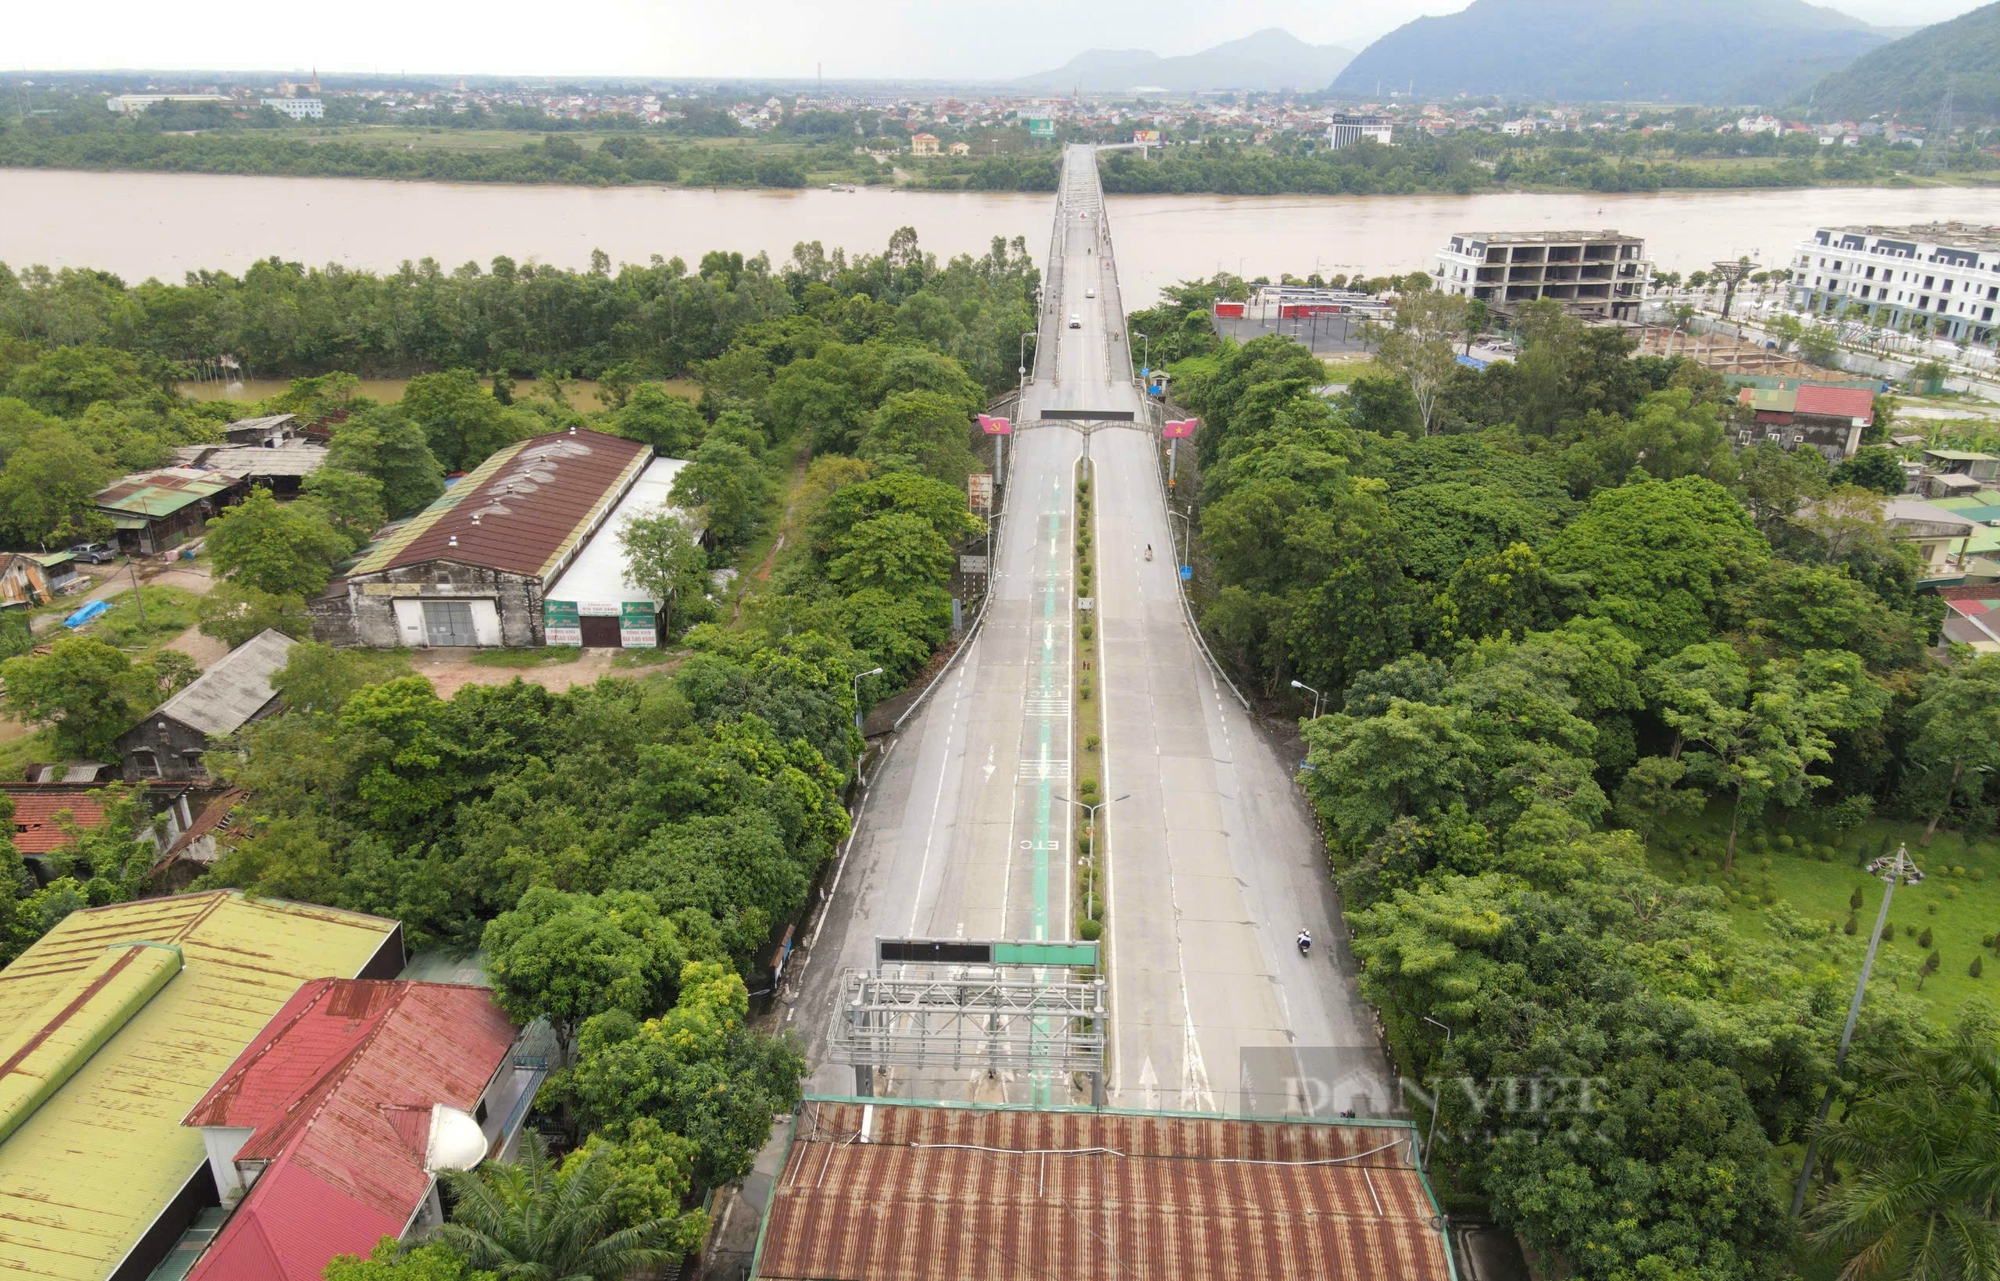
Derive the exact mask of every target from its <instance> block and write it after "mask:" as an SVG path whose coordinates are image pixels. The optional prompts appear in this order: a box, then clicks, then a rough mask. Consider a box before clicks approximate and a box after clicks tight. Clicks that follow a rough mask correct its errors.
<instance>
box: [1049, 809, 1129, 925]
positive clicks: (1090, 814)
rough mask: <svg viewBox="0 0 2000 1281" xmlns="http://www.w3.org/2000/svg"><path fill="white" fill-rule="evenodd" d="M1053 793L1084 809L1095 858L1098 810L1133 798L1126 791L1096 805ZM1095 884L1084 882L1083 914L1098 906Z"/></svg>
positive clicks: (1088, 913)
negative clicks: (1092, 891) (1093, 891)
mask: <svg viewBox="0 0 2000 1281" xmlns="http://www.w3.org/2000/svg"><path fill="white" fill-rule="evenodd" d="M1052 795H1054V796H1055V798H1056V799H1057V800H1059V801H1061V802H1062V803H1063V804H1065V805H1074V806H1076V807H1077V808H1078V809H1080V810H1082V811H1083V815H1084V817H1083V821H1084V825H1085V826H1086V827H1088V828H1089V829H1090V855H1089V857H1091V858H1093V859H1094V858H1096V857H1097V811H1099V810H1101V809H1103V808H1104V807H1105V806H1107V805H1111V804H1114V803H1116V802H1118V801H1129V800H1131V799H1132V793H1130V792H1125V793H1123V794H1121V795H1118V796H1114V797H1112V798H1111V799H1110V800H1108V801H1099V802H1097V804H1095V805H1086V804H1084V803H1083V802H1082V801H1073V800H1071V799H1070V798H1069V797H1067V796H1063V795H1061V794H1060V793H1052ZM1093 885H1094V882H1092V881H1085V882H1084V883H1083V914H1084V915H1085V916H1090V915H1092V914H1093V913H1092V909H1093V908H1095V907H1096V906H1097V898H1096V896H1095V895H1094V894H1092V893H1091V889H1092V887H1093Z"/></svg>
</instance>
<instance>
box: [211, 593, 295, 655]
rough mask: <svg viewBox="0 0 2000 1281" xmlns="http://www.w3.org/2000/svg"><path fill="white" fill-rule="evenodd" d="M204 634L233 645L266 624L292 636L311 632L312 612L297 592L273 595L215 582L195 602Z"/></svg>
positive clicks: (255, 633) (236, 644)
mask: <svg viewBox="0 0 2000 1281" xmlns="http://www.w3.org/2000/svg"><path fill="white" fill-rule="evenodd" d="M196 612H197V613H198V614H199V616H200V618H201V631H202V634H203V635H204V636H213V637H215V638H216V639H217V640H219V641H221V642H222V643H223V644H225V645H227V646H229V648H231V649H235V648H236V647H237V646H238V645H241V644H242V643H243V642H245V641H247V640H249V639H250V638H251V637H253V636H256V635H257V634H258V633H260V632H262V631H264V630H266V629H267V628H276V629H277V630H278V631H281V632H283V633H284V634H285V635H287V636H290V637H292V638H293V639H294V640H298V639H303V638H308V637H310V636H311V635H312V616H311V615H310V614H308V613H307V612H306V603H305V599H304V598H303V597H299V596H274V595H272V594H271V593H270V592H266V591H259V590H258V589H257V588H255V587H250V586H247V585H245V584H242V583H218V584H216V586H215V588H214V589H213V590H212V591H210V592H209V594H208V595H206V596H204V597H202V598H201V603H200V604H199V605H198V606H196Z"/></svg>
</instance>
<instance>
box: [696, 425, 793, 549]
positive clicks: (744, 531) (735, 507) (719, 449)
mask: <svg viewBox="0 0 2000 1281" xmlns="http://www.w3.org/2000/svg"><path fill="white" fill-rule="evenodd" d="M770 491H771V483H770V480H769V479H768V478H767V477H766V476H765V475H764V467H763V464H762V463H760V462H758V461H757V457H756V455H754V454H752V453H751V452H750V451H749V450H748V449H746V448H744V447H743V446H742V445H740V444H736V443H735V442H733V441H728V440H711V441H709V442H707V443H706V444H704V445H702V447H701V448H700V449H697V450H696V451H695V454H694V459H693V461H691V462H690V463H688V465H687V466H685V467H683V468H681V469H680V471H679V472H678V473H677V474H676V475H675V476H674V484H673V491H672V493H673V500H674V502H675V503H677V504H679V505H680V506H681V507H683V508H684V509H687V510H689V511H696V512H698V513H699V519H700V520H701V522H702V525H703V527H704V529H705V530H706V532H707V533H708V535H709V536H710V537H712V538H713V539H714V540H715V541H716V543H717V545H718V546H720V547H722V548H724V549H729V550H733V549H735V548H737V547H741V546H742V545H743V544H744V543H746V542H748V541H749V540H750V538H751V536H752V535H754V534H755V533H756V531H757V526H758V524H759V522H760V521H761V519H762V517H763V514H764V505H765V503H766V502H767V501H769V498H770Z"/></svg>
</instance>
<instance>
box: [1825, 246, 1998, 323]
mask: <svg viewBox="0 0 2000 1281" xmlns="http://www.w3.org/2000/svg"><path fill="white" fill-rule="evenodd" d="M1792 273H1793V275H1792V303H1793V305H1795V306H1799V307H1804V308H1807V309H1808V310H1811V311H1814V312H1818V313H1821V314H1824V315H1832V316H1842V315H1852V316H1864V315H1865V316H1866V318H1867V319H1868V321H1869V322H1870V323H1871V324H1877V325H1886V326H1888V327H1890V328H1894V329H1909V328H1912V327H1913V325H1915V324H1917V323H1918V322H1919V321H1921V323H1922V324H1923V325H1925V326H1927V327H1928V329H1929V331H1930V332H1931V333H1933V334H1935V335H1937V336H1938V337H1940V338H1945V339H1949V340H1950V341H1952V342H1959V341H1961V340H1962V341H1967V342H1981V343H1990V342H1992V341H1993V339H1994V335H1995V332H1996V330H2000V321H1996V319H1995V317H1996V315H2000V227H1980V226H1974V225H1971V224H1968V223H1962V222H1933V223H1924V224H1921V225H1918V226H1913V227H1821V228H1820V229H1818V230H1817V231H1815V232H1813V234H1812V239H1810V240H1805V241H1801V242H1800V243H1799V246H1798V248H1797V249H1796V250H1795V251H1794V253H1793V255H1792ZM1850 308H1858V309H1859V310H1858V311H1850V310H1849V309H1850Z"/></svg>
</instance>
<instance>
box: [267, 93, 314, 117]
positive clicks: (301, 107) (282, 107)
mask: <svg viewBox="0 0 2000 1281" xmlns="http://www.w3.org/2000/svg"><path fill="white" fill-rule="evenodd" d="M261 102H262V104H263V105H264V106H266V107H269V108H270V109H271V110H273V111H275V112H277V113H278V114H279V115H281V116H290V117H291V118H292V119H294V120H324V119H326V103H325V101H324V100H322V99H319V98H264V99H262V100H261Z"/></svg>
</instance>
